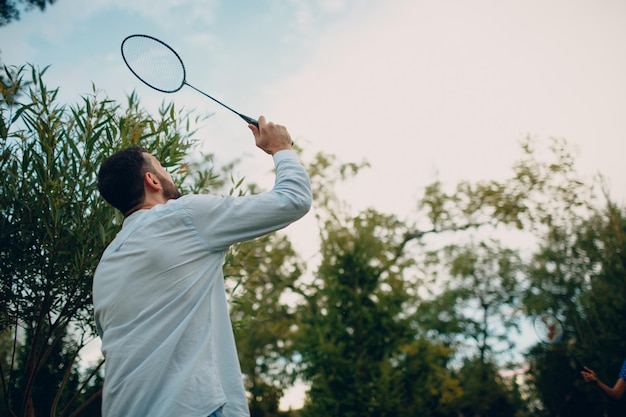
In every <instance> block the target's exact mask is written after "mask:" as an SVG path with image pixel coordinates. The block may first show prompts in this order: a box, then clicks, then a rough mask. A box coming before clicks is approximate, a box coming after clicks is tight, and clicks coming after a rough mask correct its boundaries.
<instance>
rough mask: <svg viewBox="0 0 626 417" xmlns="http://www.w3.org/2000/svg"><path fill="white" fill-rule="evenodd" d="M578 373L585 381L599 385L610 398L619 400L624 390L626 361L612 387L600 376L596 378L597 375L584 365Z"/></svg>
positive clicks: (625, 389)
mask: <svg viewBox="0 0 626 417" xmlns="http://www.w3.org/2000/svg"><path fill="white" fill-rule="evenodd" d="M580 373H581V374H582V376H583V378H584V379H585V382H595V383H596V385H597V386H598V387H600V389H601V390H602V391H604V393H605V394H606V395H608V396H609V397H611V398H615V399H617V400H619V399H620V398H621V397H622V396H623V395H624V392H625V391H626V380H624V376H625V375H624V373H626V361H625V362H624V366H622V372H620V377H619V378H618V379H617V382H616V383H615V385H614V386H613V387H610V386H608V385H606V384H605V383H604V382H602V381H601V380H600V378H598V375H596V373H595V371H594V370H592V369H589V368H587V367H586V366H585V367H584V368H583V370H582V371H581V372H580Z"/></svg>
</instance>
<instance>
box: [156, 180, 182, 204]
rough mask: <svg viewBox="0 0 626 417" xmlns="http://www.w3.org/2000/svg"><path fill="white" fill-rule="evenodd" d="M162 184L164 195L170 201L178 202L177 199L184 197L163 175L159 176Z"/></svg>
mask: <svg viewBox="0 0 626 417" xmlns="http://www.w3.org/2000/svg"><path fill="white" fill-rule="evenodd" d="M157 177H158V178H159V180H160V181H161V183H162V184H163V195H164V196H165V198H167V199H168V200H176V199H177V198H180V197H182V194H181V193H180V191H178V188H176V186H175V185H174V183H173V182H171V181H170V180H169V179H168V178H165V177H163V176H162V175H157Z"/></svg>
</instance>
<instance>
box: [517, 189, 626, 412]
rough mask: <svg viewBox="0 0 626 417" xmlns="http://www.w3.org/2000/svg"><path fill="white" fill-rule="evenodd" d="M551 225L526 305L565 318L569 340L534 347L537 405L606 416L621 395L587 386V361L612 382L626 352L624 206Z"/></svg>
mask: <svg viewBox="0 0 626 417" xmlns="http://www.w3.org/2000/svg"><path fill="white" fill-rule="evenodd" d="M575 224H576V227H575V228H573V229H571V230H570V228H569V227H564V226H562V227H553V228H552V229H551V230H550V232H549V233H548V234H547V235H546V237H545V239H544V241H543V242H542V244H541V248H540V250H539V251H538V252H537V254H536V256H535V257H534V259H533V264H532V267H531V269H530V279H531V283H532V285H531V287H530V289H529V291H528V293H527V296H526V300H525V304H526V306H527V308H528V310H529V311H530V312H531V313H536V314H538V313H541V312H550V313H552V314H555V315H556V316H557V317H558V318H560V319H561V322H562V323H563V327H564V338H563V340H562V341H561V342H560V343H557V344H553V345H538V346H536V347H534V348H533V349H532V350H531V351H530V352H529V358H530V359H531V362H530V363H531V369H530V374H529V382H530V384H531V387H532V388H533V393H534V394H535V395H536V396H537V398H538V400H539V404H540V406H539V407H538V410H537V413H538V414H539V413H541V415H545V416H557V415H565V414H567V415H572V416H583V415H601V414H604V413H607V412H608V411H609V410H611V409H612V408H619V407H621V410H622V411H621V412H622V414H616V415H623V412H624V405H625V404H624V401H621V402H615V401H612V400H609V399H608V398H606V397H605V396H603V395H602V394H601V393H599V392H598V391H597V389H595V387H593V386H589V385H586V384H585V383H584V382H583V380H582V378H581V376H580V370H581V368H582V366H584V365H586V366H589V367H591V368H593V369H595V370H596V371H597V372H598V373H599V374H600V375H603V376H605V378H606V380H607V381H610V382H608V383H609V384H612V383H614V382H615V380H612V381H611V379H613V378H615V379H616V378H617V372H618V371H619V369H620V366H621V364H622V362H623V361H624V358H625V357H626V355H625V354H624V352H626V339H625V338H624V334H626V325H625V324H624V320H623V317H624V314H626V271H625V265H626V257H625V255H624V253H625V252H624V251H625V250H626V246H625V245H626V239H625V237H626V220H625V216H624V210H623V209H620V208H618V207H617V206H616V205H615V204H614V203H611V202H610V201H608V203H607V205H606V208H604V209H602V210H598V211H597V212H595V213H594V214H593V215H592V216H590V217H588V218H583V219H579V220H578V221H576V222H575Z"/></svg>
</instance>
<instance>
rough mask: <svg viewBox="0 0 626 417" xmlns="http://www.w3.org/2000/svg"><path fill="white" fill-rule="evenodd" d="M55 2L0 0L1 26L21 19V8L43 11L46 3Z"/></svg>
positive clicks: (45, 0) (51, 1) (53, 1)
mask: <svg viewBox="0 0 626 417" xmlns="http://www.w3.org/2000/svg"><path fill="white" fill-rule="evenodd" d="M55 2H56V0H0V26H4V25H7V24H9V23H11V22H12V21H14V20H19V19H20V11H21V10H20V9H22V10H26V11H28V10H32V9H35V8H37V9H39V10H42V11H43V10H45V8H46V5H48V4H50V5H52V4H54V3H55ZM20 6H22V7H20Z"/></svg>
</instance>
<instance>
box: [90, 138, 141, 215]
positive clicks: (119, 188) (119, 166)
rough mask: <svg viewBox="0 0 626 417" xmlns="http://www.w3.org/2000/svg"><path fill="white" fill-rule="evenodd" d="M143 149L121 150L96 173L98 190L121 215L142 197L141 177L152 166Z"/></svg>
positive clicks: (108, 159) (138, 202) (139, 201)
mask: <svg viewBox="0 0 626 417" xmlns="http://www.w3.org/2000/svg"><path fill="white" fill-rule="evenodd" d="M147 152H148V151H146V150H145V149H144V148H141V147H138V146H137V147H133V148H128V149H123V150H121V151H118V152H116V153H114V154H113V155H111V156H110V157H109V158H107V160H106V161H104V163H103V164H102V166H101V167H100V171H99V172H98V190H100V194H101V195H102V197H104V199H105V200H106V201H108V202H109V204H111V205H112V206H113V207H115V208H116V209H118V210H119V211H121V212H122V213H126V212H128V211H129V210H130V209H132V208H133V207H135V206H136V205H138V204H140V203H141V202H142V201H143V199H144V197H145V191H144V188H143V176H144V174H145V173H146V172H148V171H149V170H150V168H151V167H152V165H151V164H150V161H149V160H148V159H146V158H145V156H144V153H147Z"/></svg>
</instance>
